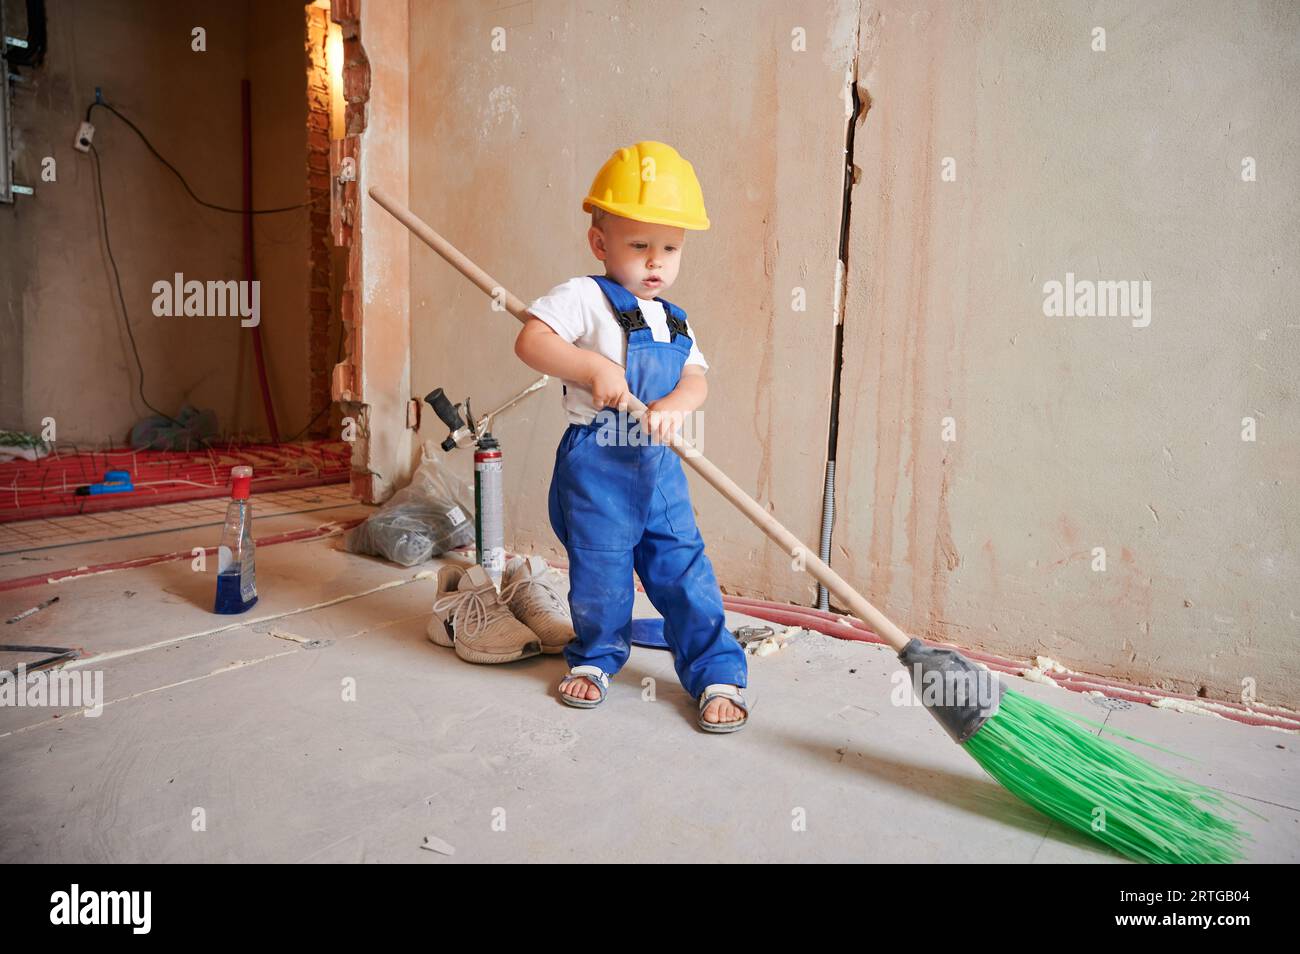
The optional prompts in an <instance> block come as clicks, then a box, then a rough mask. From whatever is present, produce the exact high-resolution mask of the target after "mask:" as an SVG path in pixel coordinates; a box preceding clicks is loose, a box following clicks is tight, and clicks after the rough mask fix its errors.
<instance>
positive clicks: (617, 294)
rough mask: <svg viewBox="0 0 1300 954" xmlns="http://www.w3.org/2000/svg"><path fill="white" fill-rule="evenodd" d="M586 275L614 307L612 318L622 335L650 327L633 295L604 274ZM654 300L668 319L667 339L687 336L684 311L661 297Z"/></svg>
mask: <svg viewBox="0 0 1300 954" xmlns="http://www.w3.org/2000/svg"><path fill="white" fill-rule="evenodd" d="M588 277H589V278H592V279H595V282H596V284H597V285H599V286H600V290H601V291H603V292H604V293H605V297H606V298H608V299H609V304H610V306H611V307H612V308H613V309H614V318H615V320H617V321H618V323H619V326H620V327H621V328H622V329H623V336H624V337H627V336H628V335H630V334H631V333H632V332H634V331H636V330H638V329H640V328H649V327H650V326H649V325H648V324H646V320H645V316H644V315H643V314H641V307H640V306H639V305H638V304H637V303H636V296H635V295H633V294H632V293H631V292H630V291H628V290H627V289H626V288H624V287H623V286H622V285H620V284H619V283H618V282H616V281H614V280H613V279H611V278H607V277H606V276H604V275H590V276H588ZM655 301H657V302H659V304H661V305H663V306H664V317H665V318H666V319H667V321H668V330H669V332H670V334H669V340H670V341H671V340H672V339H674V338H676V337H677V336H678V335H686V336H687V337H688V338H689V337H690V333H689V332H688V331H687V330H686V312H684V311H682V310H681V309H680V308H678V307H677V306H676V305H674V304H673V303H672V302H670V301H665V300H664V299H662V298H658V297H656V298H655Z"/></svg>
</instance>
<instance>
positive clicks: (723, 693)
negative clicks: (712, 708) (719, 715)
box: [699, 684, 751, 732]
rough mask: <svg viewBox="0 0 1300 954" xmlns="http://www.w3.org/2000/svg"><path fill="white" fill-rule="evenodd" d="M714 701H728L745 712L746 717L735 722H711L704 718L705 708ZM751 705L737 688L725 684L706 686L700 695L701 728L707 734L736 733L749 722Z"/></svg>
mask: <svg viewBox="0 0 1300 954" xmlns="http://www.w3.org/2000/svg"><path fill="white" fill-rule="evenodd" d="M713 699H726V700H727V701H728V702H730V703H731V704H732V705H734V706H737V707H739V708H740V709H742V710H744V713H745V717H744V718H743V719H737V720H736V721H734V722H709V721H708V720H706V719H705V718H704V707H705V706H707V705H708V704H709V702H710V701H712V700H713ZM750 705H751V703H749V702H746V701H745V696H744V693H743V692H741V690H740V689H737V688H736V687H735V686H728V685H725V684H718V685H712V686H705V687H704V691H703V692H702V693H700V720H699V721H700V728H701V729H703V730H704V731H705V732H735V731H737V730H738V729H743V728H744V727H745V724H746V723H747V722H749V708H750Z"/></svg>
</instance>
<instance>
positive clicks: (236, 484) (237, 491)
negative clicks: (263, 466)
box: [230, 466, 253, 500]
mask: <svg viewBox="0 0 1300 954" xmlns="http://www.w3.org/2000/svg"><path fill="white" fill-rule="evenodd" d="M252 486H253V468H251V467H248V466H240V467H232V468H230V496H231V498H232V499H234V500H247V499H248V495H249V493H250V492H251V490H252Z"/></svg>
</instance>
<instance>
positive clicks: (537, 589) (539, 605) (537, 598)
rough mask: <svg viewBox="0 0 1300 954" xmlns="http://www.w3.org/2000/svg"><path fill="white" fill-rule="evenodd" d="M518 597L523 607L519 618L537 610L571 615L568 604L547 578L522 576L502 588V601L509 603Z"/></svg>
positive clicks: (517, 614)
mask: <svg viewBox="0 0 1300 954" xmlns="http://www.w3.org/2000/svg"><path fill="white" fill-rule="evenodd" d="M516 595H518V596H519V599H520V602H521V604H522V605H521V606H520V609H519V613H516V614H515V615H516V616H519V615H521V614H524V613H532V612H533V611H535V610H555V611H557V612H559V613H560V614H561V615H564V616H568V615H569V607H568V604H567V603H565V602H564V600H563V599H561V598H560V594H559V593H557V592H556V591H555V587H554V584H553V583H551V582H550V581H549V580H547V579H546V578H545V577H537V576H520V577H519V579H517V580H515V581H514V582H513V583H511V584H509V585H507V586H503V587H502V588H501V601H502V602H503V603H507V604H508V603H509V602H510V601H511V600H513V599H514V598H515V596H516Z"/></svg>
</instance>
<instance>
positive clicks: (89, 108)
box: [86, 100, 312, 215]
mask: <svg viewBox="0 0 1300 954" xmlns="http://www.w3.org/2000/svg"><path fill="white" fill-rule="evenodd" d="M96 106H98V107H100V108H102V109H107V110H108V111H109V112H110V113H112V114H113V115H114V116H116V117H117V118H118V119H120V120H122V122H124V123H126V124H127V125H128V126H130V127H131V131H132V132H134V133H135V134H136V135H137V136H139V137H140V141H141V142H143V143H144V144H145V147H146V148H147V149H148V150H149V151H150V152H151V153H153V155H154V158H155V159H157V160H158V161H159V162H161V163H162V164H163V165H164V166H166V167H167V168H168V169H170V170H171V172H172V175H174V176H175V177H176V178H177V179H179V180H180V183H181V185H182V186H184V188H185V191H186V192H188V193H189V195H190V198H191V199H193V200H194V201H195V202H197V203H198V204H199V205H201V206H204V207H205V208H208V209H215V210H216V211H218V212H230V213H232V214H234V215H274V214H276V213H279V212H294V211H297V210H298V209H306V208H309V207H310V206H311V205H312V203H310V202H300V203H299V204H298V205H284V206H281V207H279V208H277V209H235V208H231V207H230V206H226V205H217V204H216V203H213V202H207V201H205V200H204V199H200V198H199V197H198V196H197V195H196V194H195V193H194V190H193V189H191V188H190V184H189V183H188V182H186V181H185V177H184V176H183V175H181V171H180V170H179V169H177V168H176V167H175V166H174V165H172V164H171V163H170V162H168V161H167V160H166V159H164V158H163V155H162V153H160V152H159V151H158V150H157V149H155V148H154V145H153V143H152V142H150V141H149V137H148V136H146V135H145V134H144V133H143V132H141V131H140V127H139V126H137V125H136V124H135V123H133V122H131V120H129V119H127V118H126V117H125V116H123V115H122V113H121V112H120V111H119V110H118V109H117V108H115V107H113V106H110V105H109V104H108V103H105V102H104V101H103V100H96V101H95V102H93V103H91V104H90V105H89V106H87V107H86V122H90V114H91V113H92V112H93V111H94V109H95V107H96Z"/></svg>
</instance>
